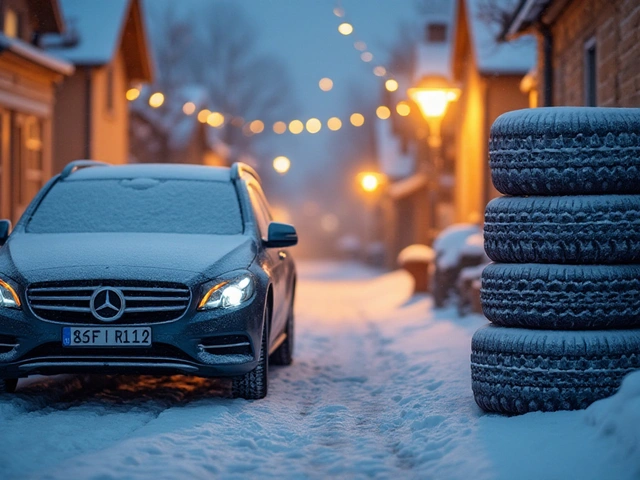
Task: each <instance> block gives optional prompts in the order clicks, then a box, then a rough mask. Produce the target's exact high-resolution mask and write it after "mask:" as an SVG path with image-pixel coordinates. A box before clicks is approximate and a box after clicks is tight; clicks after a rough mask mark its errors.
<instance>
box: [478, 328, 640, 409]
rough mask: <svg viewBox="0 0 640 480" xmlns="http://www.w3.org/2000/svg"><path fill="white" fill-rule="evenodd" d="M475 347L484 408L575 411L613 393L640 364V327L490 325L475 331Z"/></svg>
mask: <svg viewBox="0 0 640 480" xmlns="http://www.w3.org/2000/svg"><path fill="white" fill-rule="evenodd" d="M471 350H472V353H471V387H472V389H473V395H474V398H475V400H476V403H477V404H478V405H479V406H480V408H482V409H483V410H486V411H488V412H499V413H516V414H517V413H527V412H533V411H547V412H550V411H555V410H576V409H581V408H586V407H587V406H589V405H590V404H591V403H593V402H595V401H596V400H600V399H601V398H605V397H609V396H611V395H613V394H614V393H615V392H616V391H617V390H618V388H619V387H620V384H621V383H622V379H623V378H624V376H625V375H627V374H628V373H630V372H632V371H634V370H637V369H639V368H640V330H594V331H571V330H564V331H559V330H525V329H520V328H508V327H498V326H495V325H488V326H485V327H482V328H480V329H479V330H478V331H477V332H476V333H475V334H474V335H473V338H472V340H471Z"/></svg>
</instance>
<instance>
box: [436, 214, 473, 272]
mask: <svg viewBox="0 0 640 480" xmlns="http://www.w3.org/2000/svg"><path fill="white" fill-rule="evenodd" d="M480 232H481V230H480V227H479V226H478V225H475V224H471V223H459V224H455V225H451V226H449V227H447V228H445V229H444V230H442V232H440V235H438V237H437V238H436V239H435V240H434V242H433V249H434V251H435V253H436V263H437V265H438V268H440V269H443V270H447V269H450V268H453V267H455V266H456V265H457V264H458V263H459V262H460V258H461V256H462V251H463V248H464V246H465V244H466V241H467V238H469V237H470V236H471V235H474V234H478V233H480Z"/></svg>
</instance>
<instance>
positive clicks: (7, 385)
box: [0, 378, 18, 394]
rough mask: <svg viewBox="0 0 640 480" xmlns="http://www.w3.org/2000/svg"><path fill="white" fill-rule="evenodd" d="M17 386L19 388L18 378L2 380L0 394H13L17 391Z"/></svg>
mask: <svg viewBox="0 0 640 480" xmlns="http://www.w3.org/2000/svg"><path fill="white" fill-rule="evenodd" d="M17 386H18V379H17V378H4V379H0V394H2V393H13V392H15V391H16V388H17Z"/></svg>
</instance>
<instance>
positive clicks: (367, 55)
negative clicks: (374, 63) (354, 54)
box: [360, 52, 373, 62]
mask: <svg viewBox="0 0 640 480" xmlns="http://www.w3.org/2000/svg"><path fill="white" fill-rule="evenodd" d="M360 58H361V59H362V61H363V62H370V61H371V60H373V53H371V52H363V53H362V55H360Z"/></svg>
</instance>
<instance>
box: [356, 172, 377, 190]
mask: <svg viewBox="0 0 640 480" xmlns="http://www.w3.org/2000/svg"><path fill="white" fill-rule="evenodd" d="M360 186H361V187H362V189H363V190H364V191H365V192H375V191H376V190H377V189H378V187H379V186H380V182H379V181H378V177H377V176H375V175H374V174H372V173H368V174H366V175H363V176H362V178H361V179H360Z"/></svg>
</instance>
